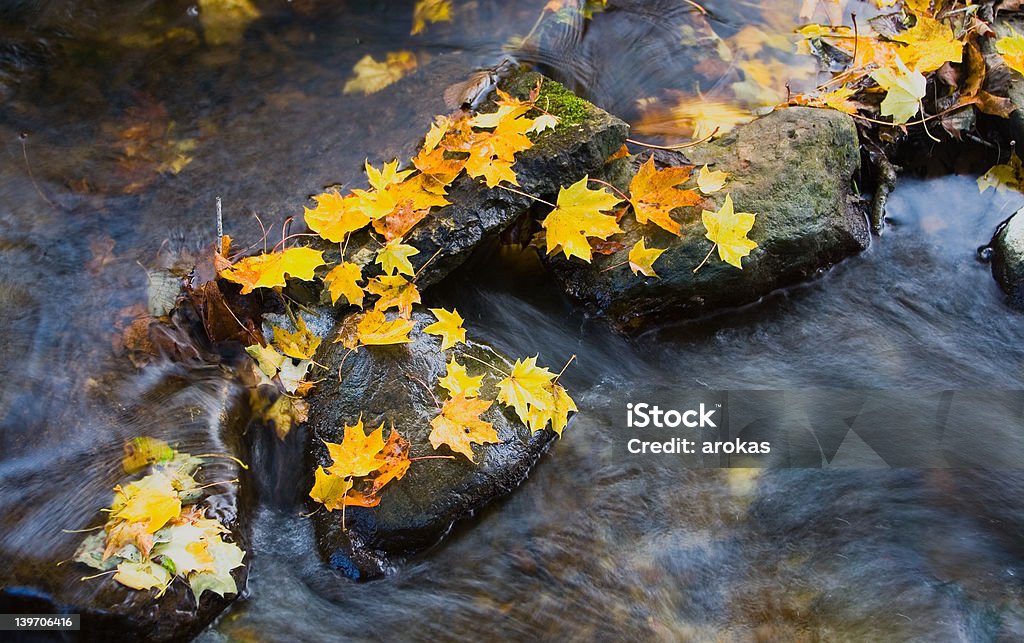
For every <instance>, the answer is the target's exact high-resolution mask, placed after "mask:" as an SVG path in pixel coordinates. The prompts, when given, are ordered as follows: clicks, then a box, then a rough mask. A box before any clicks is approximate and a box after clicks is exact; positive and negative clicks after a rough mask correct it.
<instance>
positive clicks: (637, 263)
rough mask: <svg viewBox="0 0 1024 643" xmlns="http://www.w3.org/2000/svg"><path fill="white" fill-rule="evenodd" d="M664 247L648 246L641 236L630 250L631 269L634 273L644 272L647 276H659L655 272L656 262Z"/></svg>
mask: <svg viewBox="0 0 1024 643" xmlns="http://www.w3.org/2000/svg"><path fill="white" fill-rule="evenodd" d="M663 252H665V250H664V249H658V248H648V247H647V246H646V244H645V243H644V239H643V238H641V239H640V240H639V241H637V242H636V244H635V245H634V246H633V248H632V249H630V251H629V269H630V270H632V271H633V274H634V275H637V274H642V275H644V276H646V277H657V276H658V275H657V274H656V273H655V272H654V267H653V265H654V262H655V261H657V260H658V257H660V256H661V253H663Z"/></svg>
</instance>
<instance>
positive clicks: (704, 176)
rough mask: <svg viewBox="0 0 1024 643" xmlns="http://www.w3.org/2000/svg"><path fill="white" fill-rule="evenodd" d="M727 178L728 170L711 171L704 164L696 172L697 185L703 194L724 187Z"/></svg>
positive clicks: (711, 192) (712, 192)
mask: <svg viewBox="0 0 1024 643" xmlns="http://www.w3.org/2000/svg"><path fill="white" fill-rule="evenodd" d="M727 178H729V173H728V172H723V171H721V170H714V171H712V170H709V169H708V166H707V165H705V166H704V167H702V168H700V171H699V172H697V187H698V188H699V189H700V191H701V192H703V193H704V194H714V193H715V192H719V191H721V189H722V188H723V187H725V180H726V179H727Z"/></svg>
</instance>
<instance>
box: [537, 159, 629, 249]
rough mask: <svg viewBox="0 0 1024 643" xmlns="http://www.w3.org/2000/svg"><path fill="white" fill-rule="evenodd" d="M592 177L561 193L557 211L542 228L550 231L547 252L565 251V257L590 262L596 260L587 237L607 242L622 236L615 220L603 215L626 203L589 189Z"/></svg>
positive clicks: (599, 191)
mask: <svg viewBox="0 0 1024 643" xmlns="http://www.w3.org/2000/svg"><path fill="white" fill-rule="evenodd" d="M588 180H589V177H587V176H584V177H583V178H582V179H580V180H579V181H577V182H576V183H573V184H572V185H570V186H569V187H568V188H560V189H559V190H558V200H557V201H556V202H555V209H554V210H552V211H551V214H549V215H548V216H547V217H546V218H545V219H544V221H542V222H541V225H542V226H543V227H544V229H546V230H547V251H548V254H551V253H553V252H554V251H555V250H556V249H558V248H561V249H562V252H563V253H564V254H565V256H566V257H567V258H568V257H579V258H580V259H583V260H584V261H586V262H588V263H589V262H590V259H591V257H592V256H593V255H592V253H591V251H590V242H589V241H587V237H597V238H598V239H607V238H608V237H610V236H611V235H613V234H616V233H619V232H622V228H620V227H619V224H618V222H617V221H616V220H615V217H614V216H611V215H607V214H601V212H602V211H603V210H610V209H612V208H613V207H615V205H616V204H618V203H619V202H620V201H621V200H622V199H620V198H619V197H617V196H614V195H612V194H611V193H609V192H608V191H606V190H604V189H603V188H602V189H600V190H591V189H589V188H588V187H587V181H588Z"/></svg>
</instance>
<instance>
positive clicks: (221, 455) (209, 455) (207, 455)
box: [192, 453, 249, 471]
mask: <svg viewBox="0 0 1024 643" xmlns="http://www.w3.org/2000/svg"><path fill="white" fill-rule="evenodd" d="M192 457H194V458H224V459H225V460H233V461H234V462H235V464H237V465H238V466H240V467H242V468H243V469H245V470H246V471H248V470H249V465H247V464H246V463H244V462H242V461H241V460H239V459H238V458H236V457H235V456H233V455H228V454H226V453H200V454H199V455H195V456H192Z"/></svg>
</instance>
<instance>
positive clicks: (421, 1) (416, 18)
mask: <svg viewBox="0 0 1024 643" xmlns="http://www.w3.org/2000/svg"><path fill="white" fill-rule="evenodd" d="M451 19H452V3H451V0H416V6H415V7H413V13H412V31H410V32H409V34H410V35H412V36H415V35H416V34H418V33H423V30H424V29H425V28H426V26H427V23H428V22H449V21H451Z"/></svg>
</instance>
